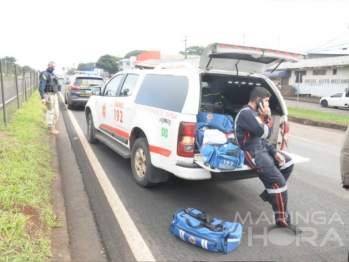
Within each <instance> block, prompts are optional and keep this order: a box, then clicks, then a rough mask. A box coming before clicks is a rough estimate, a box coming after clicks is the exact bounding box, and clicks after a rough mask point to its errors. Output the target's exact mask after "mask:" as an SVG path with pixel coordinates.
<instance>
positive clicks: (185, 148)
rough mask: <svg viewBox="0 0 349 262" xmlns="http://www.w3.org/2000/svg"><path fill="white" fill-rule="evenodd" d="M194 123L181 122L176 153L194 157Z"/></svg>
mask: <svg viewBox="0 0 349 262" xmlns="http://www.w3.org/2000/svg"><path fill="white" fill-rule="evenodd" d="M195 140H196V123H187V122H181V123H180V125H179V130H178V142H177V155H179V156H183V157H194V149H195Z"/></svg>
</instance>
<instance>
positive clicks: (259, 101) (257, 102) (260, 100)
mask: <svg viewBox="0 0 349 262" xmlns="http://www.w3.org/2000/svg"><path fill="white" fill-rule="evenodd" d="M256 104H257V109H260V108H261V104H262V105H263V107H264V102H263V99H262V98H259V99H258V100H257V101H256Z"/></svg>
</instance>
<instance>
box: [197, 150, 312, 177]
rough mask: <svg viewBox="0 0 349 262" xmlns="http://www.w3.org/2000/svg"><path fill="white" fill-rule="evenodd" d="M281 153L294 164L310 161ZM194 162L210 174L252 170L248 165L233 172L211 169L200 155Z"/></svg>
mask: <svg viewBox="0 0 349 262" xmlns="http://www.w3.org/2000/svg"><path fill="white" fill-rule="evenodd" d="M282 152H283V153H285V154H286V155H288V156H290V157H291V158H292V160H293V162H294V163H295V164H301V163H306V162H309V161H310V159H309V158H306V157H302V156H298V155H295V154H292V153H288V152H285V151H282ZM194 162H195V163H196V164H198V165H199V166H201V167H202V168H205V169H206V170H208V171H210V172H215V173H223V172H238V171H244V170H251V169H252V168H250V167H249V166H248V165H243V166H242V168H236V169H234V170H219V169H212V168H211V167H209V166H207V165H206V164H205V163H204V160H203V158H202V156H201V154H195V156H194Z"/></svg>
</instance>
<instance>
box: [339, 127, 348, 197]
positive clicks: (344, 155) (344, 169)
mask: <svg viewBox="0 0 349 262" xmlns="http://www.w3.org/2000/svg"><path fill="white" fill-rule="evenodd" d="M340 169H341V175H342V183H343V188H345V189H346V190H347V191H349V126H348V129H347V132H346V133H345V136H344V141H343V146H342V149H341V154H340Z"/></svg>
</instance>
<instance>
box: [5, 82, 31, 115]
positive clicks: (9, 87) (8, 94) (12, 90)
mask: <svg viewBox="0 0 349 262" xmlns="http://www.w3.org/2000/svg"><path fill="white" fill-rule="evenodd" d="M25 80H26V81H23V79H18V94H19V96H20V101H21V102H23V101H24V99H25V98H24V93H23V90H24V89H25V86H26V88H27V89H28V88H29V87H30V78H26V79H25ZM0 86H1V84H0ZM1 88H2V87H1ZM4 94H5V96H4V98H5V103H6V104H8V103H12V102H13V101H15V100H16V98H15V96H16V95H17V91H16V84H15V80H14V78H13V79H11V80H7V81H4ZM2 103H3V101H2V92H0V105H1V106H0V108H2Z"/></svg>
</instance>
